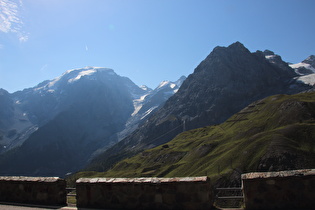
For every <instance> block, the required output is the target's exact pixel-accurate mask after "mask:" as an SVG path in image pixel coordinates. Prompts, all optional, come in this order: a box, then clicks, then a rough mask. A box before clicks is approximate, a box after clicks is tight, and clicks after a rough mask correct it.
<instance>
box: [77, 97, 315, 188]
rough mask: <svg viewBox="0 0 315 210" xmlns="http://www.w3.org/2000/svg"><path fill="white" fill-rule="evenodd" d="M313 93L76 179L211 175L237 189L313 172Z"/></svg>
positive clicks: (269, 102)
mask: <svg viewBox="0 0 315 210" xmlns="http://www.w3.org/2000/svg"><path fill="white" fill-rule="evenodd" d="M314 139H315V92H310V93H301V94H296V95H292V96H288V95H275V96H270V97H268V98H266V99H263V100H259V101H256V102H254V103H252V104H250V105H249V106H247V107H246V108H244V109H243V110H241V111H240V112H238V113H237V114H235V115H233V116H232V117H231V118H229V119H228V120H227V121H226V122H224V123H222V124H219V125H214V126H207V127H203V128H198V129H194V130H190V131H186V132H183V133H181V134H179V135H178V136H177V137H176V138H174V139H173V140H172V141H170V142H168V143H167V144H164V145H160V146H158V147H156V148H153V149H150V150H145V151H143V152H141V153H139V154H138V155H136V156H134V157H132V158H127V159H124V160H123V161H120V162H118V163H117V164H116V165H115V167H113V168H112V169H111V170H109V171H107V172H104V173H85V172H82V173H81V174H78V176H106V177H143V176H158V177H174V176H204V175H208V176H210V177H211V178H212V180H213V181H214V182H216V184H217V185H221V186H224V185H225V186H227V185H239V184H240V183H239V182H240V174H241V173H245V172H253V171H279V170H292V169H302V168H314V167H315V141H314Z"/></svg>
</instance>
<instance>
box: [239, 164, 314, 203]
mask: <svg viewBox="0 0 315 210" xmlns="http://www.w3.org/2000/svg"><path fill="white" fill-rule="evenodd" d="M242 185H243V186H242V187H243V193H244V200H245V208H246V209H314V208H315V169H303V170H294V171H280V172H265V173H260V172H257V173H248V174H243V175H242Z"/></svg>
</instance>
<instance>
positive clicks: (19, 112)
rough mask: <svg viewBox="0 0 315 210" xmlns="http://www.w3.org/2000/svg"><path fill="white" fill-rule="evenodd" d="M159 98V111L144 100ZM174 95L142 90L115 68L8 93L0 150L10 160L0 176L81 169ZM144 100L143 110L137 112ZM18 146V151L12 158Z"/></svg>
mask: <svg viewBox="0 0 315 210" xmlns="http://www.w3.org/2000/svg"><path fill="white" fill-rule="evenodd" d="M164 86H165V87H166V86H167V85H164ZM164 86H163V87H164ZM170 86H172V88H178V86H177V85H172V84H171V83H170ZM162 89H163V90H165V91H164V92H167V93H162V91H161V90H162ZM158 90H159V91H158ZM173 92H174V91H173ZM159 93H161V94H162V95H164V96H165V97H163V98H158V99H157V100H155V103H154V107H150V106H149V105H148V104H149V103H150V101H149V100H148V102H146V100H144V101H141V99H142V98H143V99H144V98H147V97H148V98H156V95H158V94H159ZM171 95H172V91H170V90H169V89H167V88H162V87H159V88H157V90H151V89H149V88H147V87H144V86H143V87H139V86H137V85H136V84H134V83H133V82H132V81H131V80H130V79H129V78H126V77H122V76H119V75H117V74H116V73H115V72H114V71H113V70H112V69H108V68H100V67H85V68H81V69H72V70H68V71H66V72H65V73H64V74H62V75H61V76H60V77H57V78H55V79H53V80H48V81H44V82H42V83H40V84H39V85H37V86H36V87H33V88H28V89H25V90H23V91H18V92H16V93H13V94H9V93H7V92H6V91H4V90H3V91H1V93H0V97H1V98H3V100H1V101H0V112H1V111H3V110H11V111H10V112H7V114H6V115H1V116H0V137H1V138H0V145H1V147H2V154H3V156H5V159H4V160H2V161H0V162H1V164H0V168H1V170H0V171H1V173H2V174H7V175H50V176H51V175H56V176H62V175H64V174H66V173H68V172H74V171H76V170H79V169H80V168H82V167H83V166H84V165H85V164H86V163H87V161H88V160H89V159H90V157H91V155H92V154H93V153H95V151H97V150H99V149H100V148H103V149H104V148H107V147H109V146H110V145H112V144H114V143H116V142H117V141H118V140H119V135H120V133H121V132H122V131H124V132H125V135H128V131H129V130H130V131H132V129H129V128H128V126H137V125H138V123H139V121H140V120H142V119H144V118H145V116H144V114H142V115H141V117H139V115H138V114H139V113H142V112H143V113H146V114H147V115H150V111H151V110H153V109H156V107H158V106H159V105H160V104H161V103H164V102H165V100H166V99H167V98H168V97H169V96H171ZM149 96H150V97H149ZM140 101H141V109H139V110H135V109H136V108H138V107H137V106H138V105H139V103H140ZM2 107H3V108H2ZM8 107H9V109H8ZM144 107H145V109H146V110H143V109H144ZM140 110H141V112H139V111H140ZM4 122H6V123H4ZM8 122H10V123H8ZM127 122H132V123H127ZM16 146H19V147H16ZM14 147H16V149H15V150H14V152H10V153H6V151H9V150H11V149H13V148H14ZM0 151H1V150H0Z"/></svg>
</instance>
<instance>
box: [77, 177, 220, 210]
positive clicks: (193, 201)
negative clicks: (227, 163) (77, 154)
mask: <svg viewBox="0 0 315 210" xmlns="http://www.w3.org/2000/svg"><path fill="white" fill-rule="evenodd" d="M76 193H77V207H78V208H103V209H104V208H106V209H210V208H211V206H212V204H213V200H214V195H213V190H212V187H211V184H210V179H209V178H208V177H186V178H81V179H79V180H77V182H76Z"/></svg>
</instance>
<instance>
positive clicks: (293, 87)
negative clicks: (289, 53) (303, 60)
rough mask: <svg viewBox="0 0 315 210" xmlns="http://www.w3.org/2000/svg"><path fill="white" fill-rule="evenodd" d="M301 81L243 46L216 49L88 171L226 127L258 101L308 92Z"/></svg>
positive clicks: (105, 168) (94, 162) (286, 69)
mask: <svg viewBox="0 0 315 210" xmlns="http://www.w3.org/2000/svg"><path fill="white" fill-rule="evenodd" d="M295 76H297V75H296V73H295V72H294V70H293V69H292V68H290V67H289V66H288V65H287V64H286V67H285V68H282V67H279V66H278V65H275V64H273V63H270V62H269V61H268V60H267V59H266V58H265V55H264V54H263V53H262V52H256V53H251V52H249V51H248V49H246V48H245V47H244V46H243V45H242V44H241V43H239V42H236V43H234V44H232V45H230V46H229V47H216V48H215V49H214V50H213V51H212V52H211V53H210V55H209V56H208V57H207V58H206V59H205V60H203V61H202V62H201V63H200V64H199V65H198V66H197V68H196V69H195V71H194V73H193V74H191V75H189V77H188V78H187V79H186V80H185V81H184V83H183V84H182V86H181V87H180V89H179V90H178V92H177V93H176V94H174V95H173V96H172V97H171V98H170V99H169V100H167V101H166V103H165V105H164V106H163V107H162V108H161V109H159V110H158V111H157V112H155V113H154V114H153V115H152V116H151V117H150V118H149V119H148V120H147V121H146V122H145V123H144V124H143V125H142V126H140V127H139V128H138V129H137V130H135V131H134V132H133V133H132V134H131V135H129V136H128V137H126V138H125V139H123V140H122V141H121V142H119V143H118V144H116V145H114V146H113V147H111V148H110V149H108V150H107V151H105V152H104V153H103V154H101V155H99V156H98V157H96V158H95V159H94V160H93V161H92V162H91V164H90V165H89V166H88V167H87V170H98V171H104V170H107V169H109V168H110V167H111V166H112V165H113V164H114V163H116V162H117V161H119V160H122V159H123V158H126V157H130V156H132V155H135V154H137V153H138V152H140V151H142V150H144V149H148V148H152V147H155V146H157V145H161V144H164V143H166V142H168V141H170V140H171V139H172V138H174V137H175V136H176V135H177V134H178V133H180V132H182V131H183V130H187V129H194V128H198V127H202V126H206V125H213V124H218V123H222V122H224V121H225V120H226V119H228V118H229V117H230V116H232V115H233V114H234V113H236V112H238V111H239V110H241V109H242V108H244V107H245V106H247V105H248V104H250V103H252V102H253V101H255V100H258V99H261V98H264V97H266V96H269V95H274V94H281V93H283V94H292V93H298V92H300V91H303V90H306V89H309V88H310V86H308V85H304V84H302V83H299V82H297V81H295V80H294V77H295Z"/></svg>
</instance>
